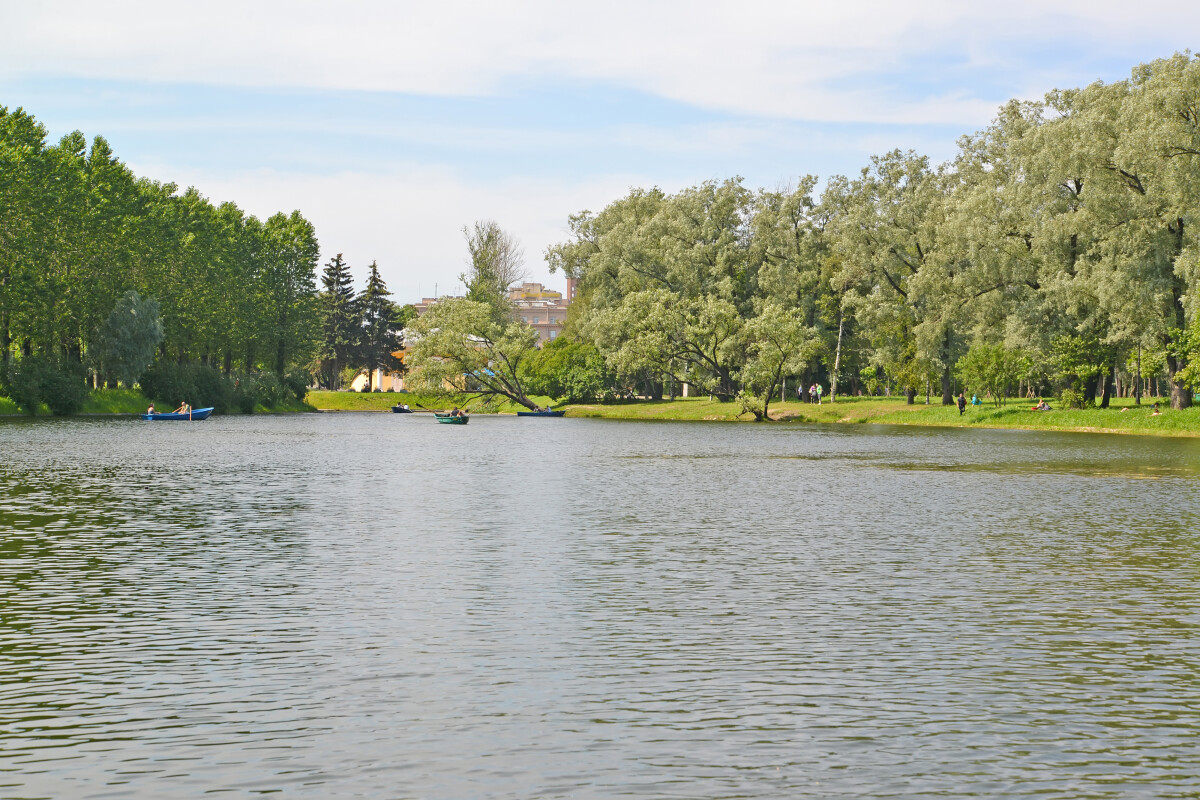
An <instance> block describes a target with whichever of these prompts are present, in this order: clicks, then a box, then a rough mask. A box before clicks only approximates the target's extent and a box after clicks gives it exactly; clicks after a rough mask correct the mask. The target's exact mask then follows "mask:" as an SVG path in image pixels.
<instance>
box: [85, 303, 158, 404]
mask: <svg viewBox="0 0 1200 800" xmlns="http://www.w3.org/2000/svg"><path fill="white" fill-rule="evenodd" d="M162 338H163V326H162V320H161V319H160V318H159V312H158V301H157V300H155V299H154V298H152V297H147V298H144V299H143V298H142V297H141V296H140V295H139V294H138V293H137V291H136V290H134V289H130V290H129V291H128V292H126V293H125V294H124V296H122V297H121V299H120V300H118V301H117V304H116V306H115V307H114V308H113V310H112V313H111V314H109V315H108V318H107V319H105V320H104V322H103V324H101V326H100V330H99V331H98V333H97V336H96V342H95V345H94V346H93V348H92V355H93V358H94V360H95V365H96V368H97V372H98V373H99V374H101V375H105V376H111V377H112V378H115V379H116V380H119V381H121V382H122V383H124V384H125V386H127V387H130V386H133V384H134V383H136V382H137V379H138V378H140V377H141V375H142V372H144V371H145V369H146V367H148V366H150V364H151V363H152V362H153V361H154V351H155V350H156V349H157V347H158V344H159V342H161V341H162Z"/></svg>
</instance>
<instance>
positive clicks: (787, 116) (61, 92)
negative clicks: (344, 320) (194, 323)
mask: <svg viewBox="0 0 1200 800" xmlns="http://www.w3.org/2000/svg"><path fill="white" fill-rule="evenodd" d="M1001 9H1002V11H1001ZM1197 31H1200V3H1196V2H1194V0H1193V1H1191V2H1188V1H1186V0H1170V1H1169V2H1167V1H1165V0H1142V2H1138V3H1130V2H1127V0H1123V1H1122V2H1110V1H1109V0H1081V1H1080V2H1056V0H1041V1H1040V2H1025V0H1019V1H1018V2H1012V0H1009V2H1005V3H986V4H985V3H967V2H961V1H956V2H949V1H945V2H943V1H942V0H927V1H925V2H901V1H900V0H892V2H866V1H860V0H837V2H829V1H828V0H826V2H808V1H807V0H793V2H752V1H750V2H748V1H747V0H741V2H737V3H734V2H707V0H690V1H687V2H653V1H652V0H642V1H641V2H613V1H612V0H609V2H605V3H586V4H585V3H570V2H563V0H558V1H557V2H524V1H521V2H503V1H502V0H501V1H497V0H492V2H428V0H427V1H426V2H422V3H415V2H414V3H409V2H382V1H380V2H353V1H352V0H343V2H339V3H331V2H303V1H298V0H288V2H273V1H272V2H249V1H248V0H239V1H238V2H224V1H223V0H206V1H205V2H202V3H188V4H182V3H167V2H162V0H155V1H154V2H121V1H120V0H111V1H110V2H107V3H97V2H94V0H91V2H87V3H81V2H53V1H51V2H46V1H45V0H40V1H39V2H36V3H35V2H27V1H26V2H22V1H21V0H0V105H6V106H9V107H15V106H23V107H24V108H25V109H26V110H27V111H29V112H30V113H32V114H34V115H35V116H36V117H37V118H38V119H40V120H41V121H42V122H43V123H44V124H45V125H46V126H47V127H48V129H49V131H50V135H51V137H52V138H54V139H57V138H58V137H60V136H62V135H63V134H65V133H68V132H69V131H72V130H76V129H78V130H82V131H83V132H84V133H85V134H86V135H88V136H89V137H90V136H93V135H96V134H101V135H103V136H105V137H106V138H107V139H108V140H109V142H110V143H111V144H112V146H113V148H114V150H115V151H116V153H117V155H118V157H119V158H121V159H122V160H123V161H125V162H126V163H128V164H129V165H130V166H131V167H132V169H133V170H134V171H135V172H136V173H137V174H138V175H141V176H146V177H151V178H154V179H156V180H160V181H164V182H165V181H174V182H176V183H179V184H181V185H183V186H187V185H194V186H196V187H197V188H198V189H199V190H200V191H201V192H202V193H203V194H204V195H206V196H207V197H209V198H211V199H212V200H214V201H215V202H221V201H225V200H232V201H234V202H236V203H237V204H238V205H240V206H241V207H242V208H244V209H246V210H247V211H249V212H250V213H253V214H256V215H259V216H263V217H265V216H269V215H270V214H272V213H274V212H275V211H279V210H284V211H290V210H292V209H294V208H299V209H300V210H301V211H302V212H303V213H304V214H305V215H306V216H307V217H308V218H309V219H311V220H312V221H313V222H314V224H315V225H316V227H317V232H318V235H319V237H320V240H321V245H322V251H323V258H322V263H324V261H325V260H326V259H328V258H329V257H330V256H332V255H333V254H334V253H338V252H341V253H344V254H345V256H346V258H347V259H348V260H349V261H350V263H351V265H352V267H353V268H354V270H355V274H356V276H357V277H358V279H359V280H360V281H361V279H362V278H363V276H364V274H365V271H366V266H367V264H369V263H370V262H371V261H372V260H377V261H378V263H379V265H380V269H381V271H382V273H383V276H384V279H385V280H386V281H387V282H388V284H389V286H390V288H391V289H392V291H393V292H394V293H395V295H396V299H397V300H399V301H401V302H411V301H413V300H416V299H417V298H418V297H419V296H420V295H426V296H428V295H431V294H432V293H433V291H434V286H435V284H436V285H437V290H438V292H439V293H442V294H445V293H453V292H455V291H458V290H460V289H461V284H460V283H459V282H458V275H459V274H460V273H461V272H462V271H463V269H464V259H465V247H464V245H463V239H462V233H461V229H462V227H463V226H464V225H466V224H468V223H470V222H471V221H473V220H476V219H495V220H496V221H498V222H499V223H500V224H501V225H502V226H503V227H505V228H506V229H508V230H510V231H511V232H513V233H514V234H515V235H516V236H517V237H518V238H519V239H520V240H521V241H522V242H523V244H524V246H525V250H526V254H527V260H528V267H529V272H530V275H531V277H532V278H533V279H535V280H541V281H543V282H546V283H548V284H550V285H552V286H553V287H556V288H560V289H561V288H562V286H563V284H564V281H563V278H562V276H561V275H556V276H551V275H549V273H548V272H547V270H546V266H545V263H544V261H543V259H542V253H543V251H544V250H545V248H546V247H547V246H548V245H550V244H552V243H553V242H556V241H559V240H561V239H563V238H565V236H566V223H567V217H568V215H569V214H571V213H574V212H577V211H580V210H582V209H585V208H586V209H593V210H598V209H600V208H602V207H603V206H604V205H606V204H607V203H609V202H611V201H612V200H614V199H616V198H618V197H620V196H621V195H623V194H624V193H625V192H626V191H627V190H628V189H629V187H631V186H660V187H662V188H663V189H666V190H668V191H673V190H677V189H679V188H682V187H684V186H689V185H693V184H696V183H699V182H701V181H704V180H707V179H720V178H725V177H729V176H733V175H741V176H743V177H744V178H745V180H746V182H747V184H748V185H749V186H751V187H770V188H776V187H780V186H786V185H788V184H790V183H794V182H795V180H796V178H797V176H800V175H804V174H808V173H811V174H815V175H818V176H820V177H822V178H824V177H827V176H829V175H831V174H835V173H843V174H849V173H854V172H857V171H858V170H859V169H860V168H861V167H862V166H863V165H864V164H866V163H867V161H868V159H869V157H870V156H871V155H872V154H875V153H880V152H884V151H886V150H890V149H892V148H895V147H901V148H913V149H916V150H918V151H921V152H924V153H928V154H929V155H931V156H932V157H934V158H935V159H937V160H941V159H946V158H949V157H951V156H952V155H953V153H954V143H955V140H956V138H957V137H958V136H959V135H961V134H963V133H968V132H970V131H973V130H976V129H978V128H980V127H982V126H984V125H986V124H987V123H988V121H989V120H990V119H991V117H992V116H993V114H994V112H995V110H996V108H997V107H998V106H999V105H1000V104H1001V103H1003V102H1004V101H1005V100H1007V99H1009V98H1012V97H1021V98H1030V99H1036V98H1040V97H1041V96H1042V95H1043V94H1044V93H1045V92H1047V91H1049V90H1051V89H1053V88H1056V87H1058V88H1066V87H1071V86H1080V85H1084V84H1087V83H1090V82H1092V81H1095V80H1104V81H1113V80H1120V79H1122V78H1124V77H1126V76H1127V75H1128V74H1129V71H1130V69H1131V67H1133V65H1135V64H1137V63H1139V62H1143V61H1148V60H1151V59H1153V58H1158V57H1163V56H1168V55H1170V54H1171V53H1173V52H1175V51H1181V50H1185V49H1188V48H1192V47H1194V46H1195V43H1196V42H1195V37H1196V32H1197Z"/></svg>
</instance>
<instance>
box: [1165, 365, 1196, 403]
mask: <svg viewBox="0 0 1200 800" xmlns="http://www.w3.org/2000/svg"><path fill="white" fill-rule="evenodd" d="M1181 369H1183V364H1181V363H1180V360H1179V358H1177V357H1176V356H1173V355H1168V356H1167V375H1168V376H1169V378H1170V382H1171V408H1173V409H1175V410H1176V411H1179V410H1181V409H1184V408H1187V407H1188V406H1190V405H1191V404H1192V393H1191V392H1190V391H1188V388H1187V387H1186V386H1184V385H1183V383H1182V382H1181V381H1179V380H1176V378H1175V376H1176V374H1177V373H1178V372H1179V370H1181Z"/></svg>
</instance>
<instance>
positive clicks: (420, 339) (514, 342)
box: [406, 298, 539, 411]
mask: <svg viewBox="0 0 1200 800" xmlns="http://www.w3.org/2000/svg"><path fill="white" fill-rule="evenodd" d="M409 331H410V333H411V335H412V341H411V342H410V343H409V344H408V348H407V354H406V361H407V364H408V367H409V370H410V371H409V376H408V379H407V384H408V386H409V388H411V389H414V390H416V391H417V392H420V393H423V394H431V395H434V396H439V397H449V396H467V397H470V398H499V397H504V398H507V399H509V400H511V401H513V402H514V403H517V404H519V405H522V406H524V407H525V408H528V409H530V410H533V411H536V410H538V408H539V407H538V405H537V404H536V403H535V402H534V401H533V400H532V399H530V397H529V392H528V390H527V389H526V386H525V377H524V375H525V369H524V367H525V363H526V361H528V360H529V359H531V358H532V357H533V355H534V353H536V352H537V342H538V336H537V332H536V331H535V330H534V329H533V327H532V326H529V325H526V324H524V323H522V322H520V321H518V320H513V319H511V318H507V319H505V318H501V317H499V316H498V315H497V314H496V311H495V308H494V307H493V306H492V305H490V304H489V303H481V302H479V301H477V300H468V299H465V298H448V299H446V300H441V301H439V302H437V303H434V304H433V305H432V306H430V307H429V310H428V311H426V312H425V314H424V315H422V316H421V317H419V318H418V319H417V320H416V322H414V323H413V324H412V325H411V326H410V328H409Z"/></svg>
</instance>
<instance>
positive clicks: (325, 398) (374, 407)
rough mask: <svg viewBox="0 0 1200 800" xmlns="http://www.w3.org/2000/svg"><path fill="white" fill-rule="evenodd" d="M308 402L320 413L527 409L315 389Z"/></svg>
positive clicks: (540, 399)
mask: <svg viewBox="0 0 1200 800" xmlns="http://www.w3.org/2000/svg"><path fill="white" fill-rule="evenodd" d="M530 399H531V400H533V401H534V402H535V403H540V404H542V405H546V404H547V403H549V402H550V398H548V397H533V398H530ZM304 400H305V402H307V403H308V404H309V405H311V406H313V407H314V408H316V409H318V410H320V411H390V410H391V408H392V406H394V405H397V404H404V403H407V404H408V407H409V408H411V409H413V410H414V411H420V410H421V406H425V408H428V409H439V410H440V409H448V408H453V407H454V406H456V405H457V406H459V407H462V406H464V404H467V407H468V408H469V409H471V410H472V411H473V412H474V413H478V414H489V413H490V414H512V413H515V412H517V411H525V410H526V409H525V407H524V406H519V405H517V404H516V403H510V402H508V401H507V400H506V401H503V402H493V403H488V404H484V403H482V402H481V401H479V400H474V401H472V400H469V399H466V398H457V399H456V398H440V399H439V398H436V397H426V396H423V395H416V394H410V393H408V392H326V391H319V390H314V391H311V392H309V393H308V395H307V396H306V397H305V398H304Z"/></svg>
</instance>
